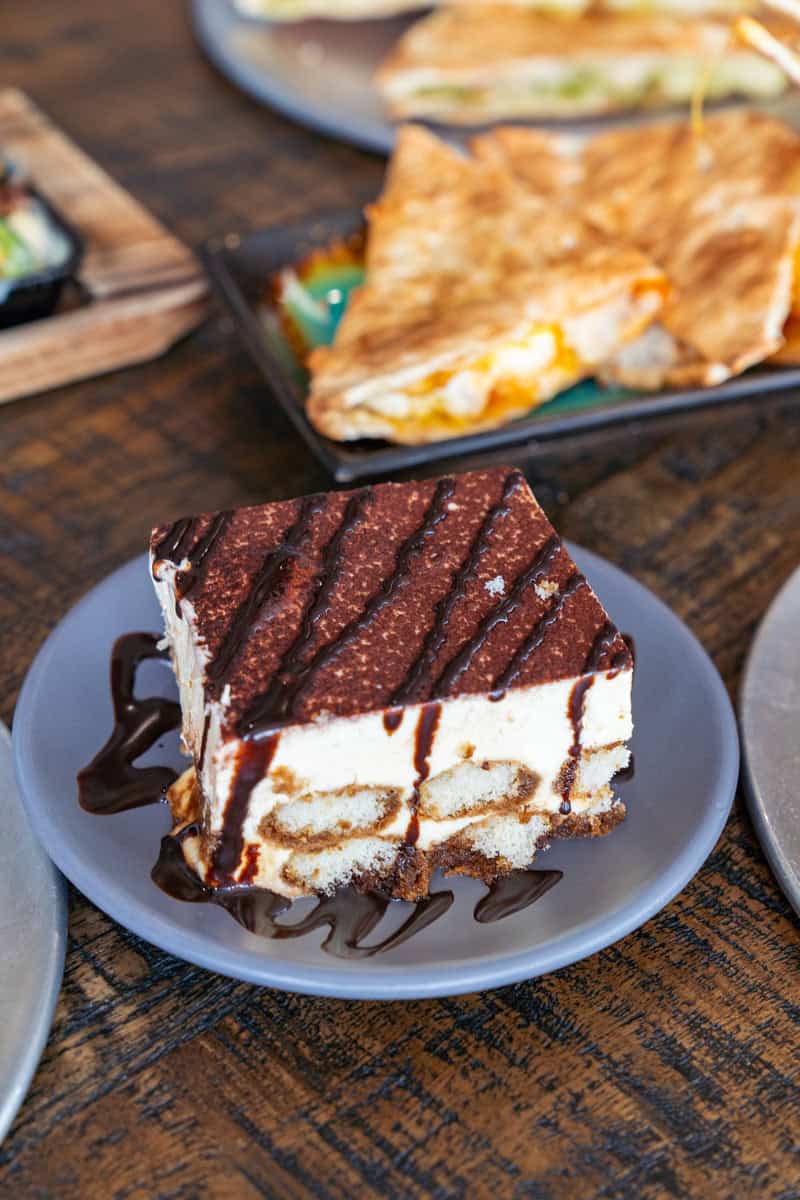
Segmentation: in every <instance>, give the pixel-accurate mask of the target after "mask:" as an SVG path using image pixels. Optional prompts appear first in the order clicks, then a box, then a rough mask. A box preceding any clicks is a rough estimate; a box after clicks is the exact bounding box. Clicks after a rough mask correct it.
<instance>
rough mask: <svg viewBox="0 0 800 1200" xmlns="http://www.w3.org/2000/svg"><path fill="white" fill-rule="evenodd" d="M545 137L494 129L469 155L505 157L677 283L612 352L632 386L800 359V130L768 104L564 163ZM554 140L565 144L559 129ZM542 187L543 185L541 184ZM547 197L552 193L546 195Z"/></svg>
mask: <svg viewBox="0 0 800 1200" xmlns="http://www.w3.org/2000/svg"><path fill="white" fill-rule="evenodd" d="M543 138H544V139H546V138H547V135H543V134H541V133H536V134H535V135H534V136H533V137H529V136H528V131H527V130H524V129H501V130H497V131H495V132H493V133H491V134H487V135H485V136H484V137H482V138H479V139H477V141H476V143H475V153H476V154H477V155H478V156H479V157H481V158H482V159H483V160H485V161H487V162H493V163H495V164H497V163H501V164H503V163H504V164H505V165H506V166H508V167H509V168H510V169H511V170H512V171H513V172H514V173H515V175H516V176H517V178H519V179H520V180H521V181H524V182H526V184H527V185H528V186H529V187H531V189H532V190H533V191H534V192H535V194H541V187H542V184H541V179H542V175H543V174H544V173H547V174H548V176H549V178H551V179H554V178H555V179H560V180H562V181H563V180H568V183H567V185H566V187H565V188H563V190H561V192H560V193H559V202H560V203H561V204H562V205H565V206H567V207H568V208H571V209H572V210H573V211H574V212H579V213H581V214H582V216H583V217H585V219H587V220H588V221H590V222H591V223H592V224H593V225H594V226H595V228H597V229H598V230H599V231H602V232H603V233H605V234H606V235H607V236H608V237H611V238H614V239H617V240H622V241H625V242H627V243H628V244H631V245H634V246H636V247H637V248H638V249H640V250H642V252H643V253H645V254H646V255H647V256H648V257H649V258H650V259H651V260H652V261H653V262H655V263H657V264H658V265H659V266H660V267H661V268H662V269H663V270H664V272H665V274H666V275H667V277H668V279H669V281H670V283H671V285H672V289H673V290H672V294H671V297H670V299H669V301H668V303H667V304H666V305H665V307H664V310H663V312H662V313H661V315H660V317H659V319H658V321H657V322H655V323H654V324H653V325H652V326H651V327H650V328H649V329H648V330H647V331H646V332H645V333H644V334H643V335H642V336H641V337H640V338H639V339H637V340H635V341H633V342H631V343H629V344H628V345H627V346H625V347H624V349H623V350H622V351H620V352H619V354H617V355H615V356H614V357H613V359H611V360H610V361H609V362H608V363H606V364H605V365H604V367H603V370H602V371H601V376H602V377H603V378H604V379H606V380H609V381H613V382H615V383H624V384H627V385H629V386H631V387H640V388H660V387H664V386H669V385H674V386H691V385H695V384H696V385H700V386H703V385H711V384H715V383H720V382H722V381H723V380H724V379H727V378H729V377H730V376H731V375H735V374H738V373H739V372H741V371H743V370H745V369H746V368H747V367H749V366H752V365H753V364H754V363H757V362H762V361H764V360H767V359H776V360H778V361H782V362H788V361H800V356H798V351H799V350H800V338H798V336H797V330H798V327H799V326H800V225H799V224H798V221H799V219H800V136H798V134H797V133H795V131H794V130H793V129H791V128H789V126H787V125H785V124H783V123H782V122H780V121H777V120H774V119H773V118H770V117H768V116H766V115H764V114H760V113H755V112H749V111H737V112H728V113H720V114H717V115H714V116H711V117H706V118H705V120H704V123H703V136H702V137H701V138H700V137H697V136H696V135H695V134H694V133H693V132H692V130H691V127H690V125H689V124H688V122H685V121H684V122H670V123H665V124H658V125H650V126H647V127H640V128H637V129H627V130H620V131H618V132H612V133H607V134H603V135H600V136H599V137H596V138H592V139H591V140H589V141H587V142H586V144H585V146H584V148H583V151H582V152H580V151H576V149H575V147H574V145H573V146H571V147H570V150H569V154H568V156H567V157H566V161H565V164H564V166H562V169H561V174H560V176H559V175H558V173H557V172H553V170H552V167H551V166H550V165H549V164H548V156H552V155H553V154H561V156H562V157H563V150H560V149H559V146H558V145H557V144H556V143H555V141H552V142H551V144H550V145H549V146H547V145H546V146H545V147H544V151H545V153H544V154H543V146H542V139H543ZM561 145H563V140H562V143H561ZM546 194H548V193H546ZM549 195H550V198H551V202H552V199H553V195H552V191H551V192H550V193H549Z"/></svg>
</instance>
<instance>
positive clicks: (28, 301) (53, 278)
mask: <svg viewBox="0 0 800 1200" xmlns="http://www.w3.org/2000/svg"><path fill="white" fill-rule="evenodd" d="M24 189H25V191H26V192H27V193H28V195H30V196H32V197H33V198H34V199H35V200H36V201H37V202H38V203H39V204H40V205H41V207H42V209H43V211H44V213H45V215H46V217H47V220H48V221H49V222H50V224H51V225H52V226H53V228H54V229H56V230H57V231H58V232H59V233H60V234H61V236H62V237H63V238H64V239H65V240H66V242H67V245H68V247H69V252H68V254H67V257H66V259H65V260H64V261H63V262H61V263H59V264H58V266H53V267H44V268H43V269H42V270H40V271H34V272H32V273H31V274H30V275H23V276H20V277H19V278H17V279H0V329H9V328H11V327H12V326H14V325H22V324H23V323H25V322H27V321H38V320H41V318H42V317H49V316H50V315H51V314H52V313H53V312H55V309H56V307H57V305H58V302H59V300H60V299H61V293H62V291H63V288H64V285H65V284H66V283H67V282H68V281H69V280H71V279H73V278H74V277H75V275H76V273H77V270H78V267H79V266H80V262H81V259H82V258H83V254H84V243H83V239H82V238H81V236H80V234H79V233H78V232H77V231H76V230H75V229H74V228H73V226H72V225H71V224H70V223H69V221H67V220H65V218H64V217H62V216H61V213H59V212H58V210H57V209H55V208H54V207H53V205H52V204H51V203H50V201H49V200H48V199H47V198H46V197H45V196H43V195H42V193H41V192H40V191H39V190H38V188H35V187H32V186H31V185H30V184H27V183H26V184H25V185H24Z"/></svg>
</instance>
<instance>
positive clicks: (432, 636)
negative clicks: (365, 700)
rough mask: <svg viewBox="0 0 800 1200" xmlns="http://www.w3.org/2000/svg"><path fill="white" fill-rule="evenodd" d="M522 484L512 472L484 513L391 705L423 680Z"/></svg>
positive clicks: (408, 697)
mask: <svg viewBox="0 0 800 1200" xmlns="http://www.w3.org/2000/svg"><path fill="white" fill-rule="evenodd" d="M524 483H525V478H524V476H523V475H522V474H521V472H519V471H513V472H512V473H511V474H510V475H509V476H508V478H507V479H506V481H505V483H504V485H503V491H502V493H501V496H500V500H499V501H498V503H497V504H495V505H494V506H493V507H492V508H490V509H489V511H488V512H487V514H486V516H485V517H484V519H483V521H482V523H481V527H480V529H479V530H478V532H477V534H476V535H475V538H474V540H473V542H472V545H471V546H470V548H469V552H468V553H467V556H466V558H465V559H464V561H463V562H462V564H461V566H460V567H459V568H458V570H457V571H456V572H455V574H454V575H453V582H452V585H451V587H450V589H449V591H447V592H446V593H445V594H444V596H443V597H442V598H441V600H439V601H438V603H437V604H436V606H435V608H434V621H433V625H432V626H431V628H430V629H429V630H428V633H427V636H426V638H425V640H424V642H423V643H422V649H421V650H420V652H419V654H418V656H417V658H416V659H415V660H414V662H413V663H412V664H411V666H410V667H409V669H408V673H407V674H406V677H405V679H404V680H403V682H402V683H401V684H400V685H399V687H398V688H397V689H396V690H395V692H394V695H393V696H392V700H391V703H392V704H409V703H412V702H413V701H414V699H415V697H416V696H417V694H418V692H419V689H420V686H421V685H422V684H423V683H424V682H425V677H426V675H427V673H428V672H429V671H430V669H431V667H432V666H433V664H434V663H435V661H436V659H437V657H438V655H439V652H440V651H441V649H442V647H443V645H444V643H445V641H446V640H447V625H448V621H449V619H450V616H451V613H452V611H453V609H454V608H455V606H456V604H458V602H459V600H461V599H462V598H463V596H464V591H465V588H466V586H467V584H468V582H469V581H470V579H472V577H473V576H474V575H475V572H476V571H477V569H478V567H479V566H480V562H481V558H482V557H483V555H484V554H485V553H486V551H487V550H488V549H489V547H490V545H491V536H492V534H493V533H494V530H495V526H496V525H497V523H498V522H499V521H500V520H502V519H503V518H504V517H507V516H508V514H509V513H510V512H511V506H510V504H509V501H510V500H511V498H512V496H513V495H514V493H515V492H517V491H518V490H519V488H520V487H521V486H522V485H524Z"/></svg>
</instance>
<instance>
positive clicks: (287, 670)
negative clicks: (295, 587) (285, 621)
mask: <svg viewBox="0 0 800 1200" xmlns="http://www.w3.org/2000/svg"><path fill="white" fill-rule="evenodd" d="M371 496H372V489H371V488H362V489H361V491H359V492H356V493H355V494H354V495H352V496H351V497H350V499H349V500H348V502H347V506H346V508H345V510H344V516H343V517H342V520H341V522H340V523H339V526H338V527H337V529H336V531H335V533H334V534H333V537H332V538H331V539H330V541H329V542H328V544H327V546H326V547H325V549H324V550H323V552H322V568H321V570H320V572H319V574H318V575H317V577H316V579H315V580H314V585H313V587H312V591H311V598H310V603H309V604H308V606H307V608H306V611H305V613H304V614H303V617H302V619H301V621H300V629H299V631H298V634H297V636H296V638H295V639H294V641H293V642H292V643H291V645H290V646H289V648H288V650H286V652H285V653H284V655H283V658H282V659H281V661H280V664H279V666H278V668H277V670H276V671H275V673H274V675H273V676H272V679H271V680H270V681H269V684H268V686H267V689H266V691H265V692H263V693H262V694H261V695H260V696H258V697H257V698H256V699H255V700H254V701H253V703H252V704H251V705H250V708H249V709H248V710H247V712H246V713H245V714H244V716H243V717H242V719H241V721H240V722H239V729H240V732H241V733H242V734H245V735H246V734H248V733H251V732H252V731H254V730H255V729H262V728H263V727H264V725H265V724H269V723H272V722H274V721H276V720H282V719H284V718H285V717H286V715H287V713H288V712H289V710H290V709H291V706H292V701H293V698H294V691H295V688H294V687H293V686H292V685H293V684H294V685H296V684H297V681H298V679H300V678H302V672H303V667H304V662H303V656H304V654H305V652H306V650H307V649H308V647H309V646H310V644H311V641H312V639H313V637H314V633H315V630H316V626H317V622H318V621H320V620H321V619H322V617H324V616H325V615H326V614H327V613H328V612H329V611H330V602H331V595H332V593H333V590H334V588H335V587H336V584H337V583H338V580H339V572H340V570H341V566H342V558H343V550H344V545H345V542H346V539H347V537H348V535H349V534H350V533H351V532H352V531H353V530H354V529H355V528H356V527H357V526H358V525H359V524H360V523H361V521H362V520H363V518H364V511H365V508H366V505H367V503H368V502H369V500H370V498H371Z"/></svg>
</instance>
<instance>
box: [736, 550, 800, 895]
mask: <svg viewBox="0 0 800 1200" xmlns="http://www.w3.org/2000/svg"><path fill="white" fill-rule="evenodd" d="M795 592H796V593H797V597H796V600H795ZM792 602H794V604H795V607H796V608H798V609H800V566H797V567H796V568H795V569H794V570H793V571H792V572H791V573H790V575H789V576H788V577H787V578H786V579H785V580H784V582H783V583H782V584H781V586H780V588H779V589H778V591H777V592H776V594H775V595H774V596H773V598H772V600H771V601H770V603H769V606H768V607H767V610H766V612H765V613H764V615H763V617H762V618H761V621H760V622H759V625H758V629H757V630H756V634H755V637H754V638H753V641H752V642H751V644H750V649H749V650H748V652H747V657H746V659H745V664H744V668H743V670H742V679H741V683H740V685H739V695H738V710H739V724H740V727H741V734H742V736H741V751H742V781H743V783H744V789H743V790H744V796H745V802H746V804H747V809H748V812H749V813H750V817H751V820H752V822H753V825H754V827H755V830H756V834H757V837H758V841H759V845H760V846H761V849H762V850H763V852H764V856H765V857H766V859H767V862H768V863H769V867H770V870H771V871H772V874H773V875H774V876H775V879H776V881H777V883H778V885H779V887H780V889H781V891H782V892H783V894H784V896H785V897H786V899H787V900H788V902H789V904H790V905H791V906H792V908H793V909H794V910H795V912H796V913H797V915H798V917H800V863H797V864H793V863H792V861H791V860H790V859H789V858H788V856H787V854H786V852H785V850H784V848H783V846H782V845H781V836H780V830H779V829H776V827H775V823H774V821H773V820H772V815H771V813H770V807H771V804H770V796H769V794H768V793H766V792H765V789H764V787H763V786H762V784H763V780H762V775H761V771H760V769H759V767H758V766H757V765H756V760H757V758H758V753H757V751H756V748H755V746H756V741H757V735H756V732H755V730H756V728H757V727H758V723H759V714H760V712H761V711H762V708H763V706H762V705H760V704H758V703H756V701H755V699H754V696H753V693H754V692H755V691H756V688H757V686H758V685H757V679H758V675H759V672H760V671H761V670H762V669H763V664H764V662H765V660H766V659H767V658H768V655H769V652H770V650H771V648H772V647H771V639H773V638H774V637H775V636H776V635H775V630H776V629H780V625H781V622H782V621H783V619H784V609H785V608H787V607H789V605H790V604H791V603H792ZM773 729H774V725H773Z"/></svg>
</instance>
